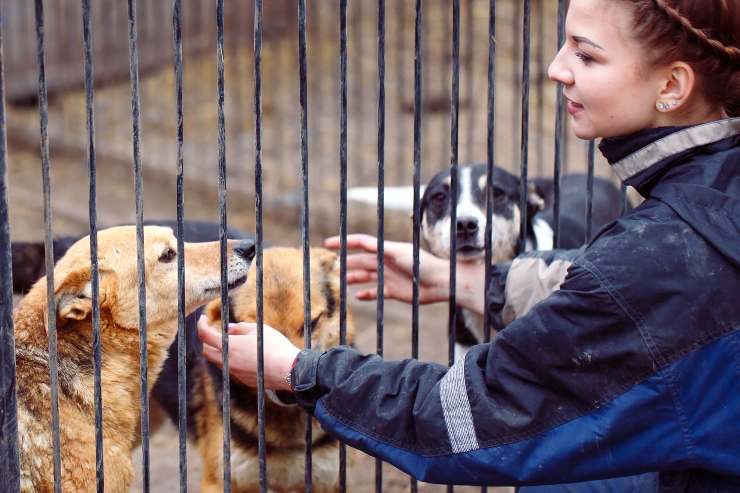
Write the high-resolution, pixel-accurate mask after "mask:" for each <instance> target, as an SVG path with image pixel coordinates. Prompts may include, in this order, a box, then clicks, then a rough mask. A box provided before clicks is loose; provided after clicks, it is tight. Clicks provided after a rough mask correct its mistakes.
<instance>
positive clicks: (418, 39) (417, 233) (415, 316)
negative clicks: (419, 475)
mask: <svg viewBox="0 0 740 493" xmlns="http://www.w3.org/2000/svg"><path fill="white" fill-rule="evenodd" d="M423 15H424V12H423V10H422V3H421V0H416V17H415V20H414V213H413V234H412V249H413V267H412V274H413V276H412V278H413V290H412V293H411V357H412V358H414V359H418V358H419V241H420V239H421V210H420V197H419V195H420V190H421V110H422V106H421V95H422V73H423V72H422V70H423V64H422V62H423V60H422V49H421V45H422V34H423V28H424V22H423V20H424V19H423ZM417 490H418V485H417V481H416V478H413V477H412V478H411V493H416V491H417Z"/></svg>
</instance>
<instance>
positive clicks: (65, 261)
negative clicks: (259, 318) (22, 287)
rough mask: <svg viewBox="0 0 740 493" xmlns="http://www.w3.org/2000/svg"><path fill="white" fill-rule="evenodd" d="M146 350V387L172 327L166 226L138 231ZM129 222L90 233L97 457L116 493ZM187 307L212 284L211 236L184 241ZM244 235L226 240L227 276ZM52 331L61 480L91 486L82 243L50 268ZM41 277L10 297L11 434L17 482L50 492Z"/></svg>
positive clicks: (127, 412) (129, 353) (133, 337)
mask: <svg viewBox="0 0 740 493" xmlns="http://www.w3.org/2000/svg"><path fill="white" fill-rule="evenodd" d="M144 238H145V252H144V255H145V274H146V287H147V297H146V298H147V299H146V306H147V349H148V361H147V364H148V367H149V384H150V389H151V386H152V385H153V384H154V381H155V380H156V379H157V376H158V374H159V372H160V369H161V368H162V364H163V362H164V360H165V358H166V356H167V350H168V348H169V347H170V345H171V343H172V341H173V339H174V338H175V333H176V330H177V317H178V303H177V296H176V293H177V262H175V259H176V257H177V255H178V254H179V252H177V242H176V240H175V237H174V235H173V234H172V230H171V229H169V228H162V227H153V226H149V227H146V228H145V229H144ZM135 248H136V230H135V228H134V227H130V226H129V227H116V228H110V229H107V230H102V231H100V232H99V233H98V258H99V272H100V284H99V294H100V296H99V301H100V338H101V346H102V353H103V354H102V360H103V367H102V375H101V376H102V392H103V394H102V400H103V449H104V450H103V456H104V466H105V469H104V474H105V486H106V491H112V492H126V491H128V487H129V484H130V482H131V478H132V464H131V451H132V449H133V448H134V447H135V446H136V444H137V443H138V436H137V427H138V425H139V420H140V415H139V400H140V386H139V307H138V276H137V262H136V255H131V252H133V251H135ZM184 253H185V272H186V276H185V282H186V286H185V303H186V310H187V312H188V313H190V312H192V311H194V310H195V309H196V308H197V307H198V306H200V305H202V304H204V303H206V302H208V300H210V299H213V297H214V296H216V295H217V294H218V292H219V291H220V272H219V269H218V265H219V263H220V262H219V258H220V250H219V243H218V242H213V243H200V244H198V243H188V244H186V245H185V252H184ZM253 254H254V243H253V242H252V241H246V242H242V243H240V242H238V241H231V242H230V243H229V247H228V282H229V286H230V287H231V288H236V287H238V286H239V285H241V284H244V283H245V282H246V279H247V272H248V269H249V264H250V261H251V259H252V256H253ZM53 292H54V297H55V303H56V314H54V315H53V316H55V317H56V327H57V337H58V346H57V347H58V368H59V380H58V381H59V387H58V389H59V394H58V395H59V415H60V430H59V432H60V440H61V448H60V450H61V459H62V470H61V482H62V484H61V486H62V489H63V490H65V491H94V489H95V485H96V478H95V473H96V460H95V424H94V423H95V418H94V414H95V412H94V402H93V368H92V359H93V355H92V332H93V330H92V315H91V314H92V293H91V265H90V241H89V238H88V237H86V238H83V239H81V240H79V241H78V242H76V243H74V244H73V245H71V247H70V248H69V250H68V251H67V252H66V254H65V255H64V257H62V258H61V260H59V262H58V263H57V265H56V266H55V268H54V287H53ZM47 306H48V305H47V281H46V278H45V277H44V278H42V279H41V280H39V281H38V282H37V283H36V284H35V285H34V286H33V288H31V290H30V292H29V293H28V294H27V295H26V297H25V298H23V300H21V302H20V303H19V305H18V307H17V308H16V310H15V313H14V317H13V323H14V326H15V335H16V351H15V356H16V361H17V367H16V368H17V399H18V438H19V449H20V462H21V490H22V491H24V492H47V491H53V488H54V479H53V470H54V468H53V457H52V433H51V429H50V422H51V395H50V394H51V390H50V376H49V374H50V372H49V353H48V349H47V348H48V342H47V333H48V326H47V316H48V308H47Z"/></svg>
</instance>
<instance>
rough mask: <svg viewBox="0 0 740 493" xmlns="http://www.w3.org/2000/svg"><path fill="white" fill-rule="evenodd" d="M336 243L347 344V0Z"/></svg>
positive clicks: (343, 455) (343, 475)
mask: <svg viewBox="0 0 740 493" xmlns="http://www.w3.org/2000/svg"><path fill="white" fill-rule="evenodd" d="M339 244H340V248H339V279H340V284H339V344H347V0H340V1H339ZM379 265H380V264H379ZM339 491H340V492H342V493H344V492H345V491H347V448H346V446H345V445H344V443H341V442H340V444H339Z"/></svg>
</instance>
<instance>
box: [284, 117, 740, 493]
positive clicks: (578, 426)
mask: <svg viewBox="0 0 740 493" xmlns="http://www.w3.org/2000/svg"><path fill="white" fill-rule="evenodd" d="M601 149H602V152H603V153H604V154H605V156H606V157H607V159H608V160H609V161H610V163H611V165H612V166H613V168H614V170H615V172H616V173H617V174H618V175H619V176H620V178H622V180H623V181H624V182H625V183H626V184H628V185H632V186H634V187H635V188H637V190H638V191H639V192H640V193H641V194H642V195H643V196H644V197H645V201H644V202H643V204H642V205H640V206H639V207H637V208H636V209H635V210H633V211H631V212H630V213H629V214H628V215H626V216H624V217H623V218H621V219H619V220H618V221H616V222H614V223H612V224H610V225H607V226H606V227H605V228H604V229H602V230H601V231H600V232H599V234H598V235H597V236H596V237H595V239H594V240H593V241H592V242H591V244H590V245H588V247H587V248H586V249H585V250H584V251H583V252H582V254H581V255H579V256H578V257H577V258H576V259H575V261H574V263H573V265H572V266H571V267H570V268H569V269H568V274H567V277H566V279H565V281H564V283H563V284H562V285H561V288H560V290H559V291H557V292H555V293H553V294H552V295H550V296H549V297H547V298H546V299H545V300H543V301H542V302H540V303H539V304H537V305H535V306H534V307H533V308H532V309H531V310H530V311H529V313H527V314H526V315H525V316H523V317H521V318H519V319H517V320H515V321H514V322H512V323H511V324H510V325H509V326H508V327H507V328H506V329H504V330H503V331H502V332H501V333H500V334H499V335H498V336H497V337H496V339H495V340H494V341H493V342H492V343H490V344H483V345H479V346H475V347H474V348H473V349H472V350H471V351H470V352H469V353H468V354H467V356H466V357H465V359H464V360H461V361H460V362H458V363H456V364H455V365H454V366H452V367H451V368H449V369H448V368H446V367H444V366H440V365H435V364H430V363H422V362H419V361H415V360H405V361H395V362H385V361H383V360H382V359H381V358H379V357H377V356H370V355H362V354H360V353H358V352H357V351H355V350H353V349H351V348H346V347H340V348H335V349H331V350H329V351H327V352H324V353H318V352H311V351H302V352H301V353H300V355H299V357H298V360H297V364H296V365H295V366H294V370H293V375H292V377H293V380H292V381H293V382H294V386H295V390H296V396H297V398H298V400H299V402H300V403H301V404H302V405H303V406H304V407H306V408H308V409H309V410H311V411H312V412H313V413H314V415H315V416H316V418H317V419H318V420H319V421H320V422H321V423H322V425H323V426H324V427H325V428H326V429H327V430H328V431H329V432H331V433H333V434H335V435H337V436H338V437H339V438H340V439H342V440H344V441H346V442H347V443H349V444H351V445H352V446H354V447H357V448H359V449H361V450H364V451H367V452H368V453H370V454H372V455H375V456H378V457H381V458H382V459H384V460H386V461H388V462H390V463H392V464H394V465H396V466H397V467H399V468H400V469H403V470H404V471H406V472H408V473H410V474H412V475H413V476H415V477H417V478H419V479H421V480H424V481H430V482H437V483H455V484H476V485H484V484H487V485H495V484H512V485H517V484H549V483H559V482H574V481H581V480H589V479H596V478H607V477H615V476H625V475H630V474H637V473H642V472H647V471H660V472H661V473H662V474H661V487H662V488H663V489H666V490H667V489H668V488H669V487H671V488H672V489H671V491H740V330H738V329H740V118H737V119H727V120H720V121H716V122H712V123H708V124H704V125H698V126H694V127H687V128H665V129H654V130H648V131H643V132H640V133H638V134H635V135H632V136H629V137H625V138H619V139H610V140H606V141H604V142H602V145H601Z"/></svg>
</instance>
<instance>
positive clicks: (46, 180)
mask: <svg viewBox="0 0 740 493" xmlns="http://www.w3.org/2000/svg"><path fill="white" fill-rule="evenodd" d="M34 13H35V16H36V61H37V64H38V71H39V76H38V89H39V91H38V98H39V124H40V127H41V174H42V182H43V190H44V251H45V257H46V258H45V261H46V299H47V304H48V308H49V310H48V314H47V324H48V327H49V374H50V380H51V382H50V383H51V428H52V443H53V447H54V493H60V492H61V491H62V486H61V479H62V477H61V475H62V458H61V453H60V439H59V384H58V381H59V361H58V358H57V323H56V322H57V317H56V313H57V308H56V299H55V298H54V243H53V241H52V231H51V223H52V210H51V178H50V173H49V166H50V163H49V133H48V126H49V103H48V99H47V91H46V60H45V59H46V57H45V55H44V5H43V0H35V1H34ZM99 472H100V475H101V476H102V467H101V468H99Z"/></svg>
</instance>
